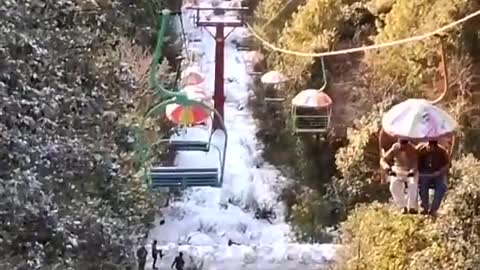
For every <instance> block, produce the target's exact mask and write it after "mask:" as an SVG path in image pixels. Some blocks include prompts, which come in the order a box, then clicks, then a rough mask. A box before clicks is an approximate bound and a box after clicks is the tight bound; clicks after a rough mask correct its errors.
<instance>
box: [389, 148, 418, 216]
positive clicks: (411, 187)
mask: <svg viewBox="0 0 480 270" xmlns="http://www.w3.org/2000/svg"><path fill="white" fill-rule="evenodd" d="M392 163H393V166H391V164H392ZM380 166H381V167H382V169H383V170H385V171H386V172H387V174H388V175H390V176H391V177H390V192H391V193H392V197H393V200H394V202H395V203H396V204H397V205H398V206H399V207H400V208H401V209H402V213H404V214H407V213H410V214H416V213H418V210H417V208H418V154H417V149H416V148H415V146H414V145H413V144H411V143H410V142H409V141H408V140H403V139H400V140H399V141H398V142H396V143H395V144H393V145H392V147H391V148H390V150H388V151H387V153H385V155H384V156H382V158H381V159H380ZM405 184H406V185H407V196H406V197H405Z"/></svg>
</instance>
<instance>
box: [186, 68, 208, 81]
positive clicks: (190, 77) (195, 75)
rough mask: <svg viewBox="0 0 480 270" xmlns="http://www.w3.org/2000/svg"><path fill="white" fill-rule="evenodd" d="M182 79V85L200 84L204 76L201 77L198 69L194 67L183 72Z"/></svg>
mask: <svg viewBox="0 0 480 270" xmlns="http://www.w3.org/2000/svg"><path fill="white" fill-rule="evenodd" d="M182 77H183V78H182V83H183V85H195V84H201V83H203V82H204V81H205V75H203V73H202V72H200V69H199V68H198V67H195V66H191V67H188V68H186V69H185V70H184V71H183V76H182Z"/></svg>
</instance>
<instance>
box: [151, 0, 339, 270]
mask: <svg viewBox="0 0 480 270" xmlns="http://www.w3.org/2000/svg"><path fill="white" fill-rule="evenodd" d="M201 4H202V5H206V6H208V5H209V3H208V0H207V1H205V2H203V3H201ZM189 12H191V11H187V12H185V11H184V14H185V13H186V15H184V21H185V23H186V31H187V35H189V36H196V37H200V38H201V42H197V43H190V44H189V48H188V49H189V50H190V51H191V50H192V49H193V50H197V51H199V52H200V53H201V54H203V57H202V59H201V60H200V63H199V65H200V68H201V70H202V71H203V72H204V74H205V75H206V81H205V86H206V87H205V89H206V91H208V92H209V93H211V94H212V95H213V85H214V84H213V82H214V70H215V68H214V65H215V63H214V57H215V41H214V39H213V38H212V37H211V36H210V35H209V33H208V31H207V30H206V29H203V30H201V29H199V28H194V27H193V25H192V23H191V22H192V20H191V18H189V17H188V13H189ZM208 30H209V31H210V32H211V33H213V34H214V33H215V29H214V28H209V29H208ZM230 30H231V29H229V28H226V29H225V34H227V33H229V32H230ZM245 31H246V30H245V29H243V28H239V29H236V30H235V31H234V32H233V33H232V34H231V35H230V36H229V38H228V39H227V40H226V43H225V96H226V102H225V124H226V127H227V132H228V147H227V155H226V166H225V176H224V185H223V187H222V188H210V187H206V188H190V189H188V190H186V191H185V195H184V196H183V197H182V199H181V200H180V201H174V202H171V203H170V206H169V207H167V208H164V209H162V211H163V214H164V217H163V218H164V220H165V221H166V222H165V224H164V225H162V226H157V227H156V228H154V229H153V230H152V231H151V232H150V239H148V245H147V248H148V249H150V244H151V242H152V240H153V239H156V240H157V241H158V242H159V243H158V248H160V249H162V250H163V252H164V253H165V254H166V255H165V257H163V259H161V260H160V259H159V261H158V266H157V267H158V268H159V269H170V264H171V263H172V261H173V258H174V256H176V254H177V253H178V252H179V251H183V252H184V256H185V259H186V260H185V261H186V267H187V269H188V266H189V265H191V264H192V261H191V260H190V258H194V260H195V261H196V262H198V261H203V262H204V267H203V269H204V270H216V269H219V270H220V269H229V270H239V269H244V270H249V269H252V270H253V269H258V270H270V269H272V270H273V269H283V270H289V269H297V268H299V267H300V269H304V270H310V269H315V270H318V269H321V268H322V265H325V263H326V262H328V261H331V260H332V259H333V256H334V251H335V245H333V244H300V243H295V242H294V241H292V240H291V239H290V235H291V231H290V227H289V226H288V224H286V223H285V222H284V213H285V207H284V205H283V203H281V202H280V203H278V202H277V197H278V194H279V192H280V190H281V188H282V187H283V186H285V184H286V181H287V179H285V177H283V176H282V175H281V174H280V172H279V171H278V170H276V169H275V168H274V166H272V165H269V164H268V163H265V162H263V160H262V158H261V154H262V153H261V151H262V145H261V143H260V142H259V141H258V140H257V138H256V137H255V130H256V124H255V121H254V119H253V117H252V114H251V112H250V110H249V109H248V108H247V106H246V105H247V103H248V98H249V95H251V94H252V93H249V89H248V85H249V84H250V83H251V78H250V77H249V76H248V75H247V73H246V70H245V65H244V62H243V57H242V56H243V55H244V54H245V52H241V51H237V50H236V48H235V45H234V44H232V43H231V42H232V40H234V39H235V38H238V37H239V36H241V35H242V32H243V33H245ZM239 108H240V109H239ZM180 138H184V139H189V140H202V139H203V140H205V139H207V138H208V130H207V128H205V127H192V128H188V129H187V130H186V132H185V133H184V134H181V135H180ZM212 142H213V143H214V144H215V145H218V146H220V147H222V146H223V142H224V135H223V134H222V132H220V131H217V132H215V134H214V136H213V140H212ZM175 163H176V165H177V166H183V167H212V166H217V164H218V154H217V152H216V151H215V150H212V151H210V152H209V153H203V152H178V153H177V157H176V160H175ZM257 165H258V168H257ZM229 198H235V199H236V203H235V205H233V204H229V203H227V200H228V199H229ZM253 201H258V202H260V203H266V204H267V205H275V207H274V209H275V212H276V214H277V219H276V220H274V221H273V224H270V223H268V222H267V221H265V220H257V219H255V218H254V213H253V212H252V211H251V210H245V209H244V208H245V207H246V206H248V205H251V203H252V202H253ZM221 204H223V206H225V205H228V207H227V208H225V207H221ZM158 222H159V220H157V221H156V224H158ZM229 239H232V240H233V241H235V242H237V243H240V244H241V245H232V246H228V245H227V242H228V240H229ZM149 267H151V257H150V255H149V261H148V263H147V269H151V268H149Z"/></svg>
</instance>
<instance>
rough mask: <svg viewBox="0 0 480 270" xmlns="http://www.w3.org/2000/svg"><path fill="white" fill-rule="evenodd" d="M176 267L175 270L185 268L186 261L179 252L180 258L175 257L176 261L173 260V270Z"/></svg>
mask: <svg viewBox="0 0 480 270" xmlns="http://www.w3.org/2000/svg"><path fill="white" fill-rule="evenodd" d="M174 266H175V269H177V270H183V267H184V266H185V261H184V260H183V253H182V252H179V253H178V256H177V257H175V260H173V263H172V269H173V267H174Z"/></svg>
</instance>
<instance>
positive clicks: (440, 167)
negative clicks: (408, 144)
mask: <svg viewBox="0 0 480 270" xmlns="http://www.w3.org/2000/svg"><path fill="white" fill-rule="evenodd" d="M417 151H418V169H419V171H420V200H421V207H422V214H425V215H426V214H429V215H432V216H434V217H435V216H436V215H437V211H438V209H439V208H440V204H441V202H442V199H443V196H444V195H445V192H446V191H447V173H448V169H449V167H450V157H449V155H448V152H447V150H445V149H444V148H443V147H442V146H440V145H439V144H438V142H437V141H433V140H432V141H429V142H428V143H422V144H419V145H418V146H417ZM430 188H433V189H434V196H433V201H432V204H431V205H429V194H428V192H429V189H430Z"/></svg>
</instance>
